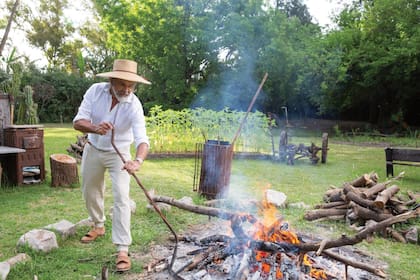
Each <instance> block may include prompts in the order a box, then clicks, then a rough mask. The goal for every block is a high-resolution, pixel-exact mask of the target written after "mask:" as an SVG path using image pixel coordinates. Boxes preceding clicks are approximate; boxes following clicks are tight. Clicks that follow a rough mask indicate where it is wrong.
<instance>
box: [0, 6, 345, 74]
mask: <svg viewBox="0 0 420 280" xmlns="http://www.w3.org/2000/svg"><path fill="white" fill-rule="evenodd" d="M78 1H82V0H74V1H73V5H74V6H75V7H78V9H77V8H75V9H73V10H72V11H71V12H70V13H68V14H69V15H70V19H72V20H74V21H75V22H77V23H80V19H81V18H83V17H81V16H80V13H81V11H80V8H81V7H82V6H83V5H77V4H76V3H77V2H78ZM29 2H32V1H29ZM349 2H351V0H303V3H304V4H306V5H307V7H308V10H309V13H310V14H311V16H312V17H313V20H314V22H316V23H318V24H319V25H321V26H323V27H327V26H328V25H331V24H332V22H331V20H330V17H331V15H332V14H333V13H338V12H339V11H340V9H341V8H342V7H343V3H349ZM12 28H13V26H12ZM12 32H13V34H14V36H13V37H12V36H9V37H12V40H13V45H14V46H17V48H18V52H19V53H20V54H26V55H28V56H30V57H31V60H36V64H37V65H38V66H42V65H43V64H46V61H45V59H42V54H41V51H40V50H37V49H34V48H31V47H29V44H28V43H27V41H26V39H25V38H24V36H23V33H22V32H21V33H18V32H17V31H16V30H13V31H12ZM1 36H3V34H2V35H1ZM5 54H7V52H5Z"/></svg>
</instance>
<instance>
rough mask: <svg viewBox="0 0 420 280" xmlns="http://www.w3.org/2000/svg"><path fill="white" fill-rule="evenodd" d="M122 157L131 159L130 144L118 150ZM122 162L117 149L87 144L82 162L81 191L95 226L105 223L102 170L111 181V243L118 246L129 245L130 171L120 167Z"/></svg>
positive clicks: (103, 175)
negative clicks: (100, 149)
mask: <svg viewBox="0 0 420 280" xmlns="http://www.w3.org/2000/svg"><path fill="white" fill-rule="evenodd" d="M120 152H121V154H122V155H123V157H124V158H125V159H130V147H128V148H125V149H121V150H120ZM122 167H123V162H122V160H121V158H120V157H119V156H118V154H117V153H116V152H113V151H112V152H104V151H99V150H97V149H95V148H94V147H92V146H91V145H90V144H86V145H85V147H84V150H83V157H82V163H81V173H82V174H81V175H82V192H83V197H84V199H85V202H86V208H87V211H88V213H89V216H90V218H91V219H92V221H93V222H94V223H95V226H96V227H103V226H104V223H105V219H106V218H105V209H104V204H105V200H104V197H105V172H106V170H108V172H109V175H110V177H111V182H112V195H113V198H114V207H113V213H112V242H113V243H114V244H116V245H118V246H120V247H127V248H128V246H129V245H130V244H131V242H132V239H131V231H130V226H131V210H130V196H129V195H130V174H128V172H127V171H125V170H121V169H122Z"/></svg>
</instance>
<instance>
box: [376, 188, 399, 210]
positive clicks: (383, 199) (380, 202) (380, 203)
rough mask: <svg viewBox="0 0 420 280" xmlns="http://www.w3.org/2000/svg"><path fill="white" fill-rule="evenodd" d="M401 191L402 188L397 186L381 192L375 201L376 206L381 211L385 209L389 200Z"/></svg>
mask: <svg viewBox="0 0 420 280" xmlns="http://www.w3.org/2000/svg"><path fill="white" fill-rule="evenodd" d="M399 191H400V188H399V187H398V186H397V185H392V186H391V187H389V188H387V189H385V190H383V191H381V192H380V193H379V194H378V196H377V197H376V199H375V202H374V203H375V206H376V207H377V208H379V209H384V208H385V204H386V203H387V202H388V200H389V199H390V198H391V197H392V196H393V195H394V194H396V193H397V192H399Z"/></svg>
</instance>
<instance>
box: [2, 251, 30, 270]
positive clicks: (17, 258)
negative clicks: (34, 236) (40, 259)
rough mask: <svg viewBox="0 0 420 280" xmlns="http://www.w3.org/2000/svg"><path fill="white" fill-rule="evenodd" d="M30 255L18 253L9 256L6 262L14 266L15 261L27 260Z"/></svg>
mask: <svg viewBox="0 0 420 280" xmlns="http://www.w3.org/2000/svg"><path fill="white" fill-rule="evenodd" d="M30 259H31V257H30V256H29V255H27V254H25V253H19V254H17V255H16V256H14V257H11V258H10V259H8V260H7V262H8V263H9V264H10V266H11V267H13V266H15V265H16V264H17V263H22V262H26V261H29V260H30Z"/></svg>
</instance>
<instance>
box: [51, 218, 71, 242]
mask: <svg viewBox="0 0 420 280" xmlns="http://www.w3.org/2000/svg"><path fill="white" fill-rule="evenodd" d="M45 229H50V230H54V231H55V232H58V233H59V234H60V235H61V236H62V237H63V238H67V237H69V236H72V235H75V234H76V225H75V224H73V223H71V222H69V221H67V220H61V221H59V222H58V223H55V224H51V225H48V226H46V227H45Z"/></svg>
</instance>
